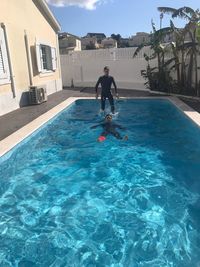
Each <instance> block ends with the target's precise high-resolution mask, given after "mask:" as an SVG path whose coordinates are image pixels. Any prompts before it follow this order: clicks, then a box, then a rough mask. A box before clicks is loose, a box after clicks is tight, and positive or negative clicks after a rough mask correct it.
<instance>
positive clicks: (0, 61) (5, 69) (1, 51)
mask: <svg viewBox="0 0 200 267" xmlns="http://www.w3.org/2000/svg"><path fill="white" fill-rule="evenodd" d="M7 83H10V70H9V64H8V54H7V48H6V42H5V36H4V30H3V29H2V28H1V27H0V85H1V84H7Z"/></svg>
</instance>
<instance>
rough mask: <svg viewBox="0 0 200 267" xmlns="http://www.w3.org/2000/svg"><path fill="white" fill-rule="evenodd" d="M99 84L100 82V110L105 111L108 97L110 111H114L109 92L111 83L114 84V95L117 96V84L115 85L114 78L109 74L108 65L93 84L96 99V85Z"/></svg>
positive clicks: (112, 100)
mask: <svg viewBox="0 0 200 267" xmlns="http://www.w3.org/2000/svg"><path fill="white" fill-rule="evenodd" d="M100 84H101V110H102V111H103V112H104V111H105V104H106V99H107V98H108V100H109V102H110V107H111V112H112V113H113V114H114V113H115V105H114V99H113V95H112V93H111V86H112V84H113V85H114V88H115V94H116V97H117V98H119V95H118V93H117V86H116V83H115V80H114V78H113V77H112V76H110V75H109V68H108V67H105V68H104V75H103V76H101V77H100V78H99V79H98V81H97V84H96V86H95V90H96V99H98V96H99V94H98V87H99V85H100Z"/></svg>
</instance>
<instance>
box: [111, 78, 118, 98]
mask: <svg viewBox="0 0 200 267" xmlns="http://www.w3.org/2000/svg"><path fill="white" fill-rule="evenodd" d="M112 83H113V85H114V88H115V94H116V96H118V92H117V85H116V82H115V80H114V78H113V77H112Z"/></svg>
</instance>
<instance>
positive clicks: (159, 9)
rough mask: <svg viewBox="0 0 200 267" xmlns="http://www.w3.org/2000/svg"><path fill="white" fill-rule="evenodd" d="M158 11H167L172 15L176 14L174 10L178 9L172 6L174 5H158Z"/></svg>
mask: <svg viewBox="0 0 200 267" xmlns="http://www.w3.org/2000/svg"><path fill="white" fill-rule="evenodd" d="M158 11H159V12H162V13H166V14H169V15H172V14H174V12H176V11H177V9H175V8H172V7H158Z"/></svg>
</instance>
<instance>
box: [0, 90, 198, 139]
mask: <svg viewBox="0 0 200 267" xmlns="http://www.w3.org/2000/svg"><path fill="white" fill-rule="evenodd" d="M118 91H119V94H120V96H121V97H147V96H159V95H156V94H151V93H150V92H149V91H141V90H127V89H119V90H118ZM81 96H82V97H84V96H85V97H87V96H94V89H92V88H65V89H64V90H62V91H59V92H57V93H54V94H52V95H50V96H48V101H47V102H45V103H43V104H41V105H34V106H25V107H22V108H20V109H17V110H15V111H12V112H10V113H7V114H5V115H3V116H0V126H1V127H0V140H2V139H4V138H6V137H7V136H9V135H10V134H12V133H13V132H15V131H17V130H18V129H20V128H21V127H23V126H25V125H26V124H28V123H29V122H31V121H33V120H34V119H36V118H37V117H39V116H40V115H42V114H44V113H45V112H47V111H49V110H50V109H52V108H53V107H55V106H57V105H58V104H60V103H61V102H63V101H64V100H66V99H67V98H69V97H81ZM183 100H184V99H183ZM186 103H187V104H189V105H190V103H189V101H188V100H187V102H186ZM195 107H198V108H199V110H198V111H200V102H199V104H198V105H195ZM195 107H194V108H195Z"/></svg>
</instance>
